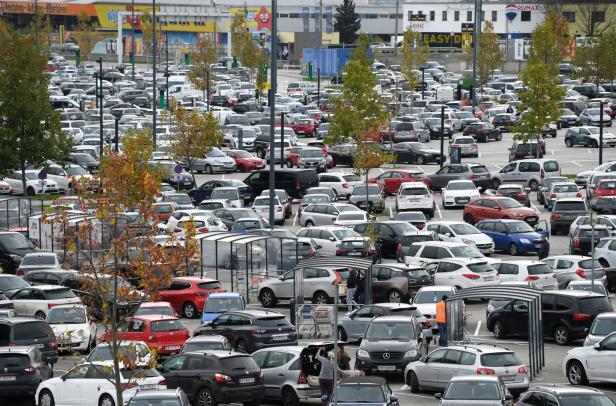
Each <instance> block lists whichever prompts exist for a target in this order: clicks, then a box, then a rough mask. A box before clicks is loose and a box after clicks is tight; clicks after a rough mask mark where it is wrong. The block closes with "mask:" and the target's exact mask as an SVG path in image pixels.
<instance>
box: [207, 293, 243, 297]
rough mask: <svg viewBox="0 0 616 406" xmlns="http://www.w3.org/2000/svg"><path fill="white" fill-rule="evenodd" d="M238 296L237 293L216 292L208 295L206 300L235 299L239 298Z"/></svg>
mask: <svg viewBox="0 0 616 406" xmlns="http://www.w3.org/2000/svg"><path fill="white" fill-rule="evenodd" d="M240 297H241V296H240V294H239V293H235V292H216V293H210V294H209V296H208V299H211V298H221V299H235V298H240Z"/></svg>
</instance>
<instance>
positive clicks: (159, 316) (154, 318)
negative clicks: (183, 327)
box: [133, 314, 179, 321]
mask: <svg viewBox="0 0 616 406" xmlns="http://www.w3.org/2000/svg"><path fill="white" fill-rule="evenodd" d="M133 318H134V319H141V320H144V321H160V320H179V318H177V317H174V316H166V315H164V314H140V315H138V316H133Z"/></svg>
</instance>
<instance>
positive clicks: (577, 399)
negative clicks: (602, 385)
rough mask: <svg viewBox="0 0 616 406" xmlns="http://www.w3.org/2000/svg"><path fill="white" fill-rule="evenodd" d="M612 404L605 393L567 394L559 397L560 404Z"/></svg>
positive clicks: (610, 405)
mask: <svg viewBox="0 0 616 406" xmlns="http://www.w3.org/2000/svg"><path fill="white" fill-rule="evenodd" d="M580 405H584V406H614V402H613V401H612V400H610V398H608V397H607V396H605V395H594V394H593V395H590V394H589V395H568V396H561V397H560V406H580Z"/></svg>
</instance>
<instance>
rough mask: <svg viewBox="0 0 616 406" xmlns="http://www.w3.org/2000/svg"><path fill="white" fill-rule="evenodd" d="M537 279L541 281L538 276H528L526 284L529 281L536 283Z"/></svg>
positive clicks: (525, 280)
mask: <svg viewBox="0 0 616 406" xmlns="http://www.w3.org/2000/svg"><path fill="white" fill-rule="evenodd" d="M537 279H539V277H538V276H534V275H528V276H527V277H526V278H525V279H524V282H528V281H536V280H537Z"/></svg>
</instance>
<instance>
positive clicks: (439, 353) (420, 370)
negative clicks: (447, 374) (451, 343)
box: [416, 348, 447, 389]
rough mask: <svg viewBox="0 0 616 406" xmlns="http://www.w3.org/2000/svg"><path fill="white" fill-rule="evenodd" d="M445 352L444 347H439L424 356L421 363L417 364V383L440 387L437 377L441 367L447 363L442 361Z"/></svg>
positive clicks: (429, 386) (435, 387)
mask: <svg viewBox="0 0 616 406" xmlns="http://www.w3.org/2000/svg"><path fill="white" fill-rule="evenodd" d="M446 354H447V349H446V348H441V349H438V350H434V351H432V352H431V353H430V354H428V356H426V358H425V361H424V362H423V363H419V364H418V365H417V367H416V368H417V369H416V371H417V374H416V375H417V380H418V381H419V384H420V385H421V386H424V387H428V388H433V389H438V388H440V387H441V385H440V383H439V381H438V379H439V378H438V377H439V371H440V370H441V369H442V368H447V364H445V363H444V359H445V355H446Z"/></svg>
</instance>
